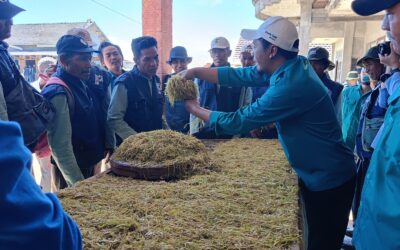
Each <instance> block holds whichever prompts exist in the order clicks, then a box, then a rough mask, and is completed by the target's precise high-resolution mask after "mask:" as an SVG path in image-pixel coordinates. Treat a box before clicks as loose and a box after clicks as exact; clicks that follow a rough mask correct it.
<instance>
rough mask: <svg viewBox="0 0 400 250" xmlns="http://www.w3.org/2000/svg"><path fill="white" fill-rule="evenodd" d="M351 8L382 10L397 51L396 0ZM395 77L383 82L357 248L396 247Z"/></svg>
mask: <svg viewBox="0 0 400 250" xmlns="http://www.w3.org/2000/svg"><path fill="white" fill-rule="evenodd" d="M352 8H353V10H354V12H356V13H357V14H359V15H363V16H367V15H372V14H375V13H378V12H380V11H383V10H385V11H386V13H385V17H384V19H383V22H382V29H383V30H385V31H387V32H388V35H389V37H390V38H391V43H392V46H391V47H392V51H393V52H394V53H395V54H398V55H400V0H385V1H375V0H356V1H354V2H353V3H352ZM393 52H392V54H393ZM381 61H382V57H381ZM395 63H396V64H398V59H397V62H395ZM389 66H392V65H389ZM396 71H398V69H396ZM399 81H400V75H399V74H398V73H395V74H393V75H392V76H391V77H390V78H389V79H388V80H387V81H386V82H385V85H386V88H387V90H391V91H390V92H389V94H390V97H389V99H388V102H387V103H388V109H387V111H386V115H385V118H384V122H383V129H382V131H381V132H380V135H379V139H378V142H377V144H376V146H375V150H374V153H373V155H372V158H371V163H370V165H369V169H368V172H367V175H366V177H365V182H364V187H363V190H362V195H361V203H360V208H359V210H358V217H357V225H356V227H355V231H354V238H353V241H354V242H353V243H354V244H355V246H356V248H357V249H371V250H372V249H400V202H399V194H400V139H399V138H400V88H397V89H396V88H393V86H394V85H396V84H397V83H398V82H399Z"/></svg>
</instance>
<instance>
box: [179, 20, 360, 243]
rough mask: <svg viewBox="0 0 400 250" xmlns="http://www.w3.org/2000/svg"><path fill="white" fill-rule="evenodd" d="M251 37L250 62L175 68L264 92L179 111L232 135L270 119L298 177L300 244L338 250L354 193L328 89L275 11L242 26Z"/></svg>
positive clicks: (346, 152) (349, 156)
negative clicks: (243, 103) (236, 102)
mask: <svg viewBox="0 0 400 250" xmlns="http://www.w3.org/2000/svg"><path fill="white" fill-rule="evenodd" d="M242 37H243V38H245V39H247V40H254V43H255V58H256V61H257V66H256V67H249V68H239V69H233V68H229V67H226V68H218V69H204V68H194V69H191V70H188V71H186V72H185V73H183V74H181V75H182V76H183V77H184V78H186V79H191V78H194V77H197V78H200V79H205V80H208V81H209V82H217V83H219V84H221V85H231V86H250V87H256V86H265V85H267V84H268V81H269V88H268V90H267V91H266V93H265V94H264V95H263V96H262V97H261V98H260V99H258V100H257V101H256V102H254V103H253V104H252V105H250V106H247V107H245V108H242V109H239V110H238V111H236V112H231V113H224V112H211V111H209V110H206V109H203V108H201V107H200V106H199V104H198V103H197V101H196V100H189V101H186V106H187V109H188V110H189V111H190V112H191V113H193V114H194V115H196V116H197V117H199V118H201V119H203V120H205V121H209V122H210V124H211V125H214V126H215V128H216V133H217V134H218V133H225V134H239V133H243V132H248V131H250V130H252V129H255V128H258V127H262V126H264V125H266V124H269V123H273V122H275V123H276V126H277V129H278V133H279V139H280V141H281V144H282V146H283V149H284V151H285V154H286V156H287V158H288V159H289V162H290V164H291V165H292V167H293V168H294V169H295V170H296V172H297V174H298V176H299V177H300V191H301V195H302V199H303V200H304V205H305V209H306V210H305V213H306V217H307V218H306V220H307V221H306V222H307V228H305V230H306V231H307V233H308V238H307V241H308V248H307V249H340V247H341V244H342V240H343V237H344V233H345V230H346V226H347V222H348V215H349V212H350V207H351V202H352V198H353V194H354V176H355V166H354V158H353V154H352V152H351V150H350V149H349V148H348V147H347V146H346V145H345V144H344V141H343V138H342V133H341V130H340V125H339V122H338V120H337V118H336V115H335V111H334V107H333V104H332V101H331V99H330V96H329V93H328V90H327V89H326V87H325V86H324V85H323V83H322V82H321V80H320V79H319V78H318V76H317V74H316V73H315V72H314V70H313V69H312V67H311V65H310V63H309V61H308V60H307V59H306V58H304V57H301V56H297V53H298V44H299V40H298V34H297V30H296V27H295V26H294V24H293V23H291V22H290V21H288V20H287V19H285V18H283V17H270V18H268V19H267V20H266V21H265V22H264V23H263V24H262V25H261V26H260V28H259V29H258V30H243V31H242Z"/></svg>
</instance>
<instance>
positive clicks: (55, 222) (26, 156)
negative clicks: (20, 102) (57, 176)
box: [0, 122, 82, 250]
mask: <svg viewBox="0 0 400 250" xmlns="http://www.w3.org/2000/svg"><path fill="white" fill-rule="evenodd" d="M31 159H32V155H31V152H29V150H28V149H27V148H26V147H25V146H24V143H23V139H22V133H21V129H20V128H19V126H18V125H17V123H15V122H0V169H1V174H0V183H1V185H0V249H2V250H8V249H9V250H19V249H20V250H25V249H32V250H35V249H38V250H39V249H65V250H76V249H82V238H81V234H80V232H79V228H78V225H77V224H76V223H75V222H74V221H73V220H72V219H71V218H70V217H69V216H68V215H67V214H66V213H65V212H64V210H63V208H62V206H61V203H60V202H59V201H58V199H57V197H56V196H55V195H54V194H50V193H46V194H45V193H43V192H42V191H41V190H40V188H39V186H38V185H37V184H36V183H35V181H34V179H33V177H32V175H31V173H30V166H31Z"/></svg>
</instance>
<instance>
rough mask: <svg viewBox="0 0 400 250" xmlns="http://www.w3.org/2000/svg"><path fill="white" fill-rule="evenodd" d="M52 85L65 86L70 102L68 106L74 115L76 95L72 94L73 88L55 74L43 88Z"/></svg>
mask: <svg viewBox="0 0 400 250" xmlns="http://www.w3.org/2000/svg"><path fill="white" fill-rule="evenodd" d="M50 85H59V86H62V87H64V89H65V90H66V93H67V102H68V108H69V114H70V116H71V117H72V116H73V115H74V111H75V99H74V95H73V94H72V91H71V88H70V87H69V86H68V85H67V84H66V83H65V82H64V81H63V80H62V79H61V78H58V77H55V76H52V77H50V79H49V80H48V81H47V83H46V84H45V85H44V87H43V88H45V87H47V86H50Z"/></svg>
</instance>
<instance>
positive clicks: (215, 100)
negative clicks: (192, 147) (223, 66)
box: [195, 64, 242, 139]
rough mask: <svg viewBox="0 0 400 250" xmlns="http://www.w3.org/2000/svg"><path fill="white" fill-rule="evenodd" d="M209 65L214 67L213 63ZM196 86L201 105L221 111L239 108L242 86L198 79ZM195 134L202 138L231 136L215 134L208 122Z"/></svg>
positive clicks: (226, 137)
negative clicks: (223, 84)
mask: <svg viewBox="0 0 400 250" xmlns="http://www.w3.org/2000/svg"><path fill="white" fill-rule="evenodd" d="M211 67H214V64H213V65H211ZM198 87H199V95H200V106H201V107H203V108H206V109H209V110H211V111H221V112H234V111H236V110H237V109H239V108H240V105H239V104H240V103H239V101H240V93H241V91H242V87H231V86H221V85H217V84H214V83H210V82H207V81H205V80H200V81H199V82H198ZM195 136H196V137H198V138H203V139H216V138H219V139H228V138H232V136H231V135H218V136H217V135H216V134H215V128H213V127H210V126H209V124H208V123H206V124H205V125H204V127H203V128H202V129H201V131H200V132H199V133H197V134H195Z"/></svg>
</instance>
